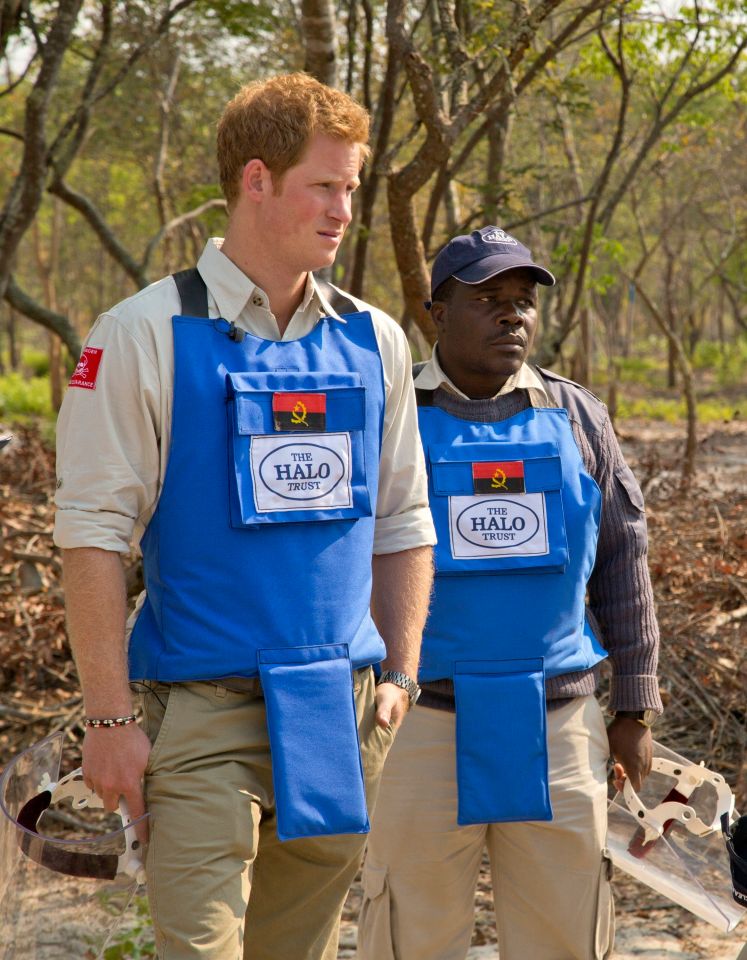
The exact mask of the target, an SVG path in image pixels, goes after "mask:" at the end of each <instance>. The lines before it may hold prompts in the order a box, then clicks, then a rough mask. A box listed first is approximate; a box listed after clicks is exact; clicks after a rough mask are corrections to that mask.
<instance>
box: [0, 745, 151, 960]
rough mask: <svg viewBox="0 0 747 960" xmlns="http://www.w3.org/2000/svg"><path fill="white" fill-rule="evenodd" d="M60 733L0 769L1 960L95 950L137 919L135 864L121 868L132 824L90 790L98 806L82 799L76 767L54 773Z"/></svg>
mask: <svg viewBox="0 0 747 960" xmlns="http://www.w3.org/2000/svg"><path fill="white" fill-rule="evenodd" d="M64 740H65V737H64V734H62V733H56V734H53V735H52V736H51V737H47V738H46V739H45V740H42V741H40V742H39V743H37V744H35V745H34V746H32V747H29V748H28V749H27V750H25V751H24V752H23V753H21V754H19V755H18V756H17V757H15V758H14V759H13V760H12V761H11V762H10V763H9V764H8V765H7V766H6V767H5V770H4V771H3V774H2V777H0V958H2V960H49V958H50V957H87V958H90V960H98V958H101V957H104V956H105V951H106V948H107V946H108V945H111V944H112V943H113V942H116V941H115V940H114V939H113V938H114V937H115V934H116V931H117V930H118V929H119V928H120V927H121V926H122V925H123V924H124V925H125V926H128V925H130V926H135V925H136V924H138V923H140V922H142V921H141V920H138V919H137V911H138V907H139V905H142V904H143V903H144V888H143V887H140V886H139V880H140V879H143V876H142V873H141V869H140V870H137V871H135V870H132V871H131V874H132V875H131V874H128V873H127V872H125V869H129V868H130V865H131V863H132V860H131V858H130V857H129V853H130V851H131V850H132V848H133V847H135V846H136V842H135V838H134V827H133V826H131V825H130V826H127V827H126V828H125V827H123V821H122V820H121V819H120V817H118V816H117V815H116V814H107V813H105V812H104V811H103V809H102V807H103V804H101V801H100V800H98V798H96V797H95V795H92V796H93V797H94V798H95V800H96V801H97V802H98V804H101V808H99V807H98V806H97V805H96V804H90V806H91V807H92V809H90V810H89V809H84V807H85V806H88V804H87V803H84V799H85V795H87V794H90V791H88V789H87V788H86V787H85V785H84V784H83V783H82V775H79V776H76V774H79V771H74V772H73V773H71V774H68V775H67V776H64V777H63V776H62V775H61V768H62V765H63V763H64V762H65V760H66V757H65V755H64V751H63V745H64ZM137 862H138V866H140V861H139V860H138V861H137ZM136 874H137V876H136ZM141 898H143V899H141Z"/></svg>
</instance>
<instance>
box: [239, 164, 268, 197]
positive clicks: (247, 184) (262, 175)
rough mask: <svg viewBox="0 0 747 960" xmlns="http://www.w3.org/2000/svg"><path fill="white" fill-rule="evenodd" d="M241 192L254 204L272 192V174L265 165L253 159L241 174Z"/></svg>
mask: <svg viewBox="0 0 747 960" xmlns="http://www.w3.org/2000/svg"><path fill="white" fill-rule="evenodd" d="M241 187H242V192H243V193H244V194H245V195H246V196H247V197H248V198H249V199H250V200H253V201H254V202H255V203H258V202H259V201H260V200H261V199H262V198H263V197H264V196H265V195H266V194H267V193H268V191H269V192H272V174H271V173H270V170H269V168H268V167H267V166H266V164H265V163H264V162H263V161H262V160H260V159H259V157H254V158H253V159H252V160H250V161H249V162H248V163H247V164H246V165H245V166H244V169H243V170H242V172H241Z"/></svg>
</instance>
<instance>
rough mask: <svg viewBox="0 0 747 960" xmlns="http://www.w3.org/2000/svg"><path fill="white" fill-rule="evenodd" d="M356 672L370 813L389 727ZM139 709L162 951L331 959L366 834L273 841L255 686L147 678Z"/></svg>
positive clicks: (153, 899) (170, 955) (181, 955)
mask: <svg viewBox="0 0 747 960" xmlns="http://www.w3.org/2000/svg"><path fill="white" fill-rule="evenodd" d="M353 677H354V691H355V702H356V713H357V720H358V735H359V740H360V745H361V756H362V760H363V771H364V777H365V782H366V796H367V800H368V805H369V811H370V810H371V809H372V807H373V803H374V801H375V797H376V792H377V789H378V784H379V779H380V775H381V769H382V766H383V762H384V758H385V757H386V754H387V752H388V750H389V747H390V746H391V743H392V739H393V733H392V732H391V731H390V730H383V729H381V728H380V727H378V726H377V725H376V723H375V721H374V712H375V706H374V689H375V684H374V677H373V671H372V670H371V669H370V668H366V669H364V670H358V671H356V672H355V673H354V675H353ZM143 714H144V727H145V730H146V732H147V734H148V736H149V737H150V739H151V742H152V744H153V749H152V751H151V754H150V758H149V762H148V767H147V770H146V780H145V794H146V804H147V807H148V811H149V813H150V815H151V818H150V819H151V825H150V842H149V845H148V851H147V855H146V871H147V877H148V898H149V902H150V908H151V914H152V918H153V925H154V929H155V935H156V947H157V950H158V956H159V958H160V960H196V958H200V960H242V958H243V960H335V958H336V957H337V942H338V936H339V921H340V915H341V913H342V907H343V904H344V902H345V897H346V895H347V892H348V889H349V887H350V884H351V883H352V881H353V879H354V877H355V874H356V871H357V869H358V866H359V864H360V858H361V855H362V852H363V846H364V843H365V840H366V837H365V835H344V836H334V837H320V838H314V839H308V840H291V841H287V842H284V843H281V842H280V841H279V840H278V838H277V833H276V829H275V805H274V803H275V801H274V792H273V786H272V766H271V760H270V747H269V741H268V735H267V724H266V720H265V704H264V699H263V698H262V695H261V690H260V687H259V683H258V682H257V683H256V684H254V685H253V688H250V689H249V690H248V691H247V692H242V693H238V692H235V691H232V690H228V689H226V688H225V687H223V686H221V685H219V684H215V683H208V682H201V683H177V684H150V685H149V687H148V689H146V691H145V693H144V694H143ZM334 735H335V731H334V730H333V729H332V730H330V731H329V736H330V737H334ZM369 816H370V812H369Z"/></svg>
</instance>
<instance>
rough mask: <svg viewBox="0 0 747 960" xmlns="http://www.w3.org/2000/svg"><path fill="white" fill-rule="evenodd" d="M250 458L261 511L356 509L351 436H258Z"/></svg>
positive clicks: (253, 442)
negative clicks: (353, 497)
mask: <svg viewBox="0 0 747 960" xmlns="http://www.w3.org/2000/svg"><path fill="white" fill-rule="evenodd" d="M250 459H251V470H252V479H253V484H254V499H255V505H256V507H257V509H258V510H260V511H272V510H302V509H308V508H312V507H313V508H314V509H318V510H332V509H336V508H340V507H343V508H345V507H350V506H351V505H352V491H351V487H350V472H351V462H350V436H349V434H347V433H326V434H325V433H318V434H313V435H307V436H306V437H304V439H303V440H290V439H289V438H288V436H287V435H285V436H277V435H276V436H257V437H253V438H252V443H251V453H250Z"/></svg>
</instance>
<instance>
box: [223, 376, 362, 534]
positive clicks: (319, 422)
mask: <svg viewBox="0 0 747 960" xmlns="http://www.w3.org/2000/svg"><path fill="white" fill-rule="evenodd" d="M226 392H227V398H228V404H227V409H228V418H229V445H230V448H231V449H230V456H229V464H230V470H229V472H230V474H231V475H232V481H233V482H232V483H231V490H230V500H231V525H232V526H233V527H251V526H256V525H257V524H266V523H301V522H308V521H310V520H354V519H357V518H358V517H369V516H371V502H370V497H369V493H368V489H367V485H366V464H365V455H364V447H363V432H364V429H365V425H366V396H365V388H364V387H363V386H362V384H361V378H360V375H359V374H357V373H354V372H351V373H316V372H307V373H290V372H284V373H280V372H277V373H229V374H227V375H226Z"/></svg>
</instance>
